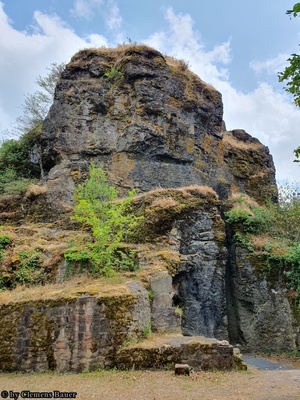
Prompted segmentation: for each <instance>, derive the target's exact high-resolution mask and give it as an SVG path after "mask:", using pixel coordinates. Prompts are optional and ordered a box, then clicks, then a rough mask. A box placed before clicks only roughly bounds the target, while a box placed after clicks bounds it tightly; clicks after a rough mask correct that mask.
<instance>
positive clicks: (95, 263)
mask: <svg viewBox="0 0 300 400" xmlns="http://www.w3.org/2000/svg"><path fill="white" fill-rule="evenodd" d="M134 195H135V192H134V191H131V192H129V195H128V197H127V198H126V199H123V200H122V201H117V200H116V198H117V191H116V189H115V188H114V187H113V186H111V185H109V183H108V181H107V178H106V176H105V173H104V171H103V170H102V169H101V168H96V167H95V165H94V164H91V165H90V169H89V179H88V180H87V181H86V182H85V183H84V184H80V185H78V187H77V189H76V192H75V208H74V216H73V219H74V220H76V221H78V222H80V223H82V224H84V225H86V226H87V227H88V228H89V229H90V230H91V232H92V235H93V237H94V242H93V243H92V242H91V243H88V244H86V245H85V248H84V249H81V248H79V247H76V246H75V247H71V248H69V249H68V250H67V251H66V252H65V258H66V260H67V261H68V263H76V264H77V265H78V264H79V265H80V267H81V268H82V267H86V268H87V269H88V271H89V272H90V273H91V274H93V275H97V274H103V275H112V274H113V273H114V271H124V270H134V269H135V268H136V265H135V262H134V251H132V250H127V251H125V248H124V243H127V242H129V241H130V238H131V237H133V236H134V232H135V230H136V229H137V230H139V226H140V224H142V223H143V217H137V216H136V215H134V213H133V211H132V206H131V201H132V197H133V196H134Z"/></svg>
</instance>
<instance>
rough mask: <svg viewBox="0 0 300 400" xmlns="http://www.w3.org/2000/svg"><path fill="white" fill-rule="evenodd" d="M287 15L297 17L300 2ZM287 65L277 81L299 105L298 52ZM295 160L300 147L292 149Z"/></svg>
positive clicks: (298, 156) (299, 154) (299, 66)
mask: <svg viewBox="0 0 300 400" xmlns="http://www.w3.org/2000/svg"><path fill="white" fill-rule="evenodd" d="M286 13H287V14H288V15H292V16H293V17H297V16H298V15H299V13H300V3H296V4H294V7H293V9H292V10H287V12H286ZM287 61H288V62H289V65H288V66H287V67H286V68H285V69H284V71H283V72H279V74H278V78H279V82H283V81H285V82H286V87H285V90H286V91H287V92H288V93H290V94H291V95H292V96H293V98H294V103H295V105H296V106H297V107H300V54H296V53H293V54H291V56H290V57H289V58H288V60H287ZM294 154H295V156H296V160H294V161H295V162H300V147H298V148H297V149H295V150H294Z"/></svg>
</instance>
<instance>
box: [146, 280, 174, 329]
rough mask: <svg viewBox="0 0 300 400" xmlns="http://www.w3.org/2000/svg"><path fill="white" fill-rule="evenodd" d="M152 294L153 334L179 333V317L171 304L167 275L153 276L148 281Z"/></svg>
mask: <svg viewBox="0 0 300 400" xmlns="http://www.w3.org/2000/svg"><path fill="white" fill-rule="evenodd" d="M150 287H151V290H152V292H153V300H152V304H151V324H152V330H153V331H154V332H163V333H165V332H174V331H178V332H180V325H181V315H180V314H178V313H176V312H175V308H174V307H173V303H172V291H173V288H172V278H171V276H170V275H168V274H160V275H157V276H154V277H153V278H152V279H151V280H150Z"/></svg>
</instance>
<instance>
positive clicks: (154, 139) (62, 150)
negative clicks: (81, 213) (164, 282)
mask: <svg viewBox="0 0 300 400" xmlns="http://www.w3.org/2000/svg"><path fill="white" fill-rule="evenodd" d="M222 118H223V104H222V99H221V94H220V93H219V92H218V91H217V90H215V89H214V88H213V87H212V86H210V85H208V84H206V83H205V82H203V81H202V80H201V79H200V78H199V77H197V76H196V75H195V74H193V73H192V72H191V71H189V70H188V69H187V68H186V66H185V64H184V63H183V62H181V61H176V60H174V59H172V58H170V57H164V56H163V55H162V54H161V53H159V52H158V51H156V50H154V49H151V48H149V47H146V46H123V47H122V46H121V47H119V48H116V49H94V50H83V51H81V52H79V53H78V54H76V55H75V56H74V57H73V58H72V60H71V62H70V63H69V64H68V65H67V67H66V69H65V71H64V72H63V73H62V76H61V79H60V82H59V84H58V85H57V88H56V92H55V99H54V103H53V105H52V107H51V110H50V112H49V115H48V117H47V118H46V120H45V122H44V125H43V129H42V132H41V137H40V141H39V149H40V150H39V152H40V157H39V158H38V157H35V158H36V162H37V163H40V164H41V165H42V175H43V176H44V177H45V179H46V180H47V182H48V193H47V195H46V198H47V203H50V204H51V207H52V210H55V209H56V210H57V212H58V213H62V212H63V211H68V210H69V206H70V204H72V199H73V191H74V186H75V184H76V183H77V182H78V181H79V180H81V179H83V178H84V177H85V174H86V170H87V166H88V164H89V163H90V162H91V161H92V160H93V161H95V162H97V163H101V164H102V165H103V166H104V168H105V170H106V171H107V173H108V175H109V178H110V180H111V182H113V183H114V184H116V185H117V186H118V188H119V190H120V191H121V192H122V191H123V192H124V191H127V190H128V189H129V188H132V187H135V188H137V189H138V191H140V192H146V191H149V190H152V189H154V188H157V187H162V188H170V187H181V186H183V185H184V186H187V185H193V184H197V185H208V186H210V187H212V188H213V189H214V190H215V191H216V192H217V193H218V194H219V195H220V197H221V198H226V197H227V196H228V193H229V192H230V191H232V190H240V191H241V192H246V193H248V194H249V195H250V196H252V197H254V198H255V199H257V201H258V202H263V201H265V200H266V198H270V197H271V198H272V197H274V196H275V195H276V189H275V170H274V165H273V161H272V157H271V156H270V154H269V151H268V149H267V148H266V147H265V146H263V145H262V144H261V143H260V142H259V141H258V140H257V139H254V138H252V137H251V136H250V135H248V134H247V133H246V132H244V131H241V130H237V131H232V132H226V131H225V129H224V126H225V124H224V122H223V119H222ZM35 150H36V148H35ZM35 154H37V151H35ZM49 214H51V213H49V210H48V211H47V215H48V216H49Z"/></svg>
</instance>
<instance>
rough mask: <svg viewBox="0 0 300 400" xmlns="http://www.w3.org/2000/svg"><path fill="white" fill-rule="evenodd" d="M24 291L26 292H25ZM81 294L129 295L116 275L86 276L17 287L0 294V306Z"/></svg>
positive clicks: (122, 279) (124, 285)
mask: <svg viewBox="0 0 300 400" xmlns="http://www.w3.org/2000/svg"><path fill="white" fill-rule="evenodd" d="M25 289H26V290H25ZM83 293H89V294H91V295H101V297H103V296H111V295H112V294H113V295H121V294H126V293H129V290H128V289H127V287H126V278H124V277H122V276H121V275H116V276H114V277H112V278H105V277H101V278H99V279H92V278H89V277H87V276H84V275H81V276H76V277H75V278H73V279H70V280H68V281H64V282H62V283H52V284H51V283H50V284H46V285H44V286H34V287H29V288H28V287H26V288H25V287H24V286H17V287H16V288H15V289H14V290H11V291H8V290H7V291H3V292H0V305H2V304H8V303H18V302H28V301H36V302H38V301H43V300H53V299H59V298H62V299H63V298H68V299H70V298H76V297H79V296H80V295H81V294H83Z"/></svg>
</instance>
